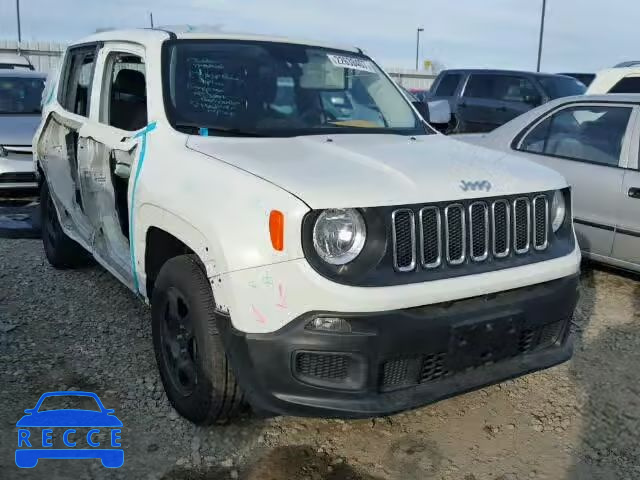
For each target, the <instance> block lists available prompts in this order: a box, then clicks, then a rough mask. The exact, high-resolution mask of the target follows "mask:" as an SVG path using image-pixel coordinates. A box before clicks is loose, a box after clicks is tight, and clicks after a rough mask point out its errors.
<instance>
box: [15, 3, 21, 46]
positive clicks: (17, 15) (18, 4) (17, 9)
mask: <svg viewBox="0 0 640 480" xmlns="http://www.w3.org/2000/svg"><path fill="white" fill-rule="evenodd" d="M16 18H17V19H18V44H20V42H22V31H21V30H20V0H16Z"/></svg>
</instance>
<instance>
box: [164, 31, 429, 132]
mask: <svg viewBox="0 0 640 480" xmlns="http://www.w3.org/2000/svg"><path fill="white" fill-rule="evenodd" d="M163 81H164V90H165V92H164V95H165V104H166V107H167V108H166V109H167V115H168V117H169V120H170V122H171V123H172V125H174V127H175V128H177V129H179V130H182V131H186V132H190V133H191V132H193V131H194V129H196V130H195V131H200V132H201V133H202V132H207V133H206V134H211V135H218V134H225V133H226V134H255V135H259V136H263V135H264V136H293V135H304V134H315V133H398V134H406V135H418V134H426V133H430V132H428V130H427V128H426V127H425V125H424V123H423V122H422V121H421V120H420V119H419V118H418V117H417V116H416V115H415V114H414V111H413V110H412V108H411V107H410V105H409V103H408V102H407V101H406V100H405V99H404V98H403V96H402V94H401V93H400V92H399V91H398V90H397V88H396V87H395V86H394V84H393V83H392V82H391V81H390V80H389V79H388V78H387V77H386V76H385V75H384V74H383V73H382V72H381V71H380V69H379V68H378V67H377V66H376V65H375V64H374V63H373V62H372V61H371V60H370V59H369V58H368V57H366V56H364V55H360V54H356V53H351V52H345V51H339V50H330V49H325V48H318V47H310V46H305V45H293V44H285V43H272V42H252V41H227V40H206V41H187V40H181V41H176V42H169V43H168V44H167V46H166V47H165V52H164V56H163ZM200 129H208V130H200Z"/></svg>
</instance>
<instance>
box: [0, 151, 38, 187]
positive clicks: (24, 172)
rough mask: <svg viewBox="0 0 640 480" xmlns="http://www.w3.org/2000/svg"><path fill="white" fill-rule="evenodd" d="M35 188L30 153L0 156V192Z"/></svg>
mask: <svg viewBox="0 0 640 480" xmlns="http://www.w3.org/2000/svg"><path fill="white" fill-rule="evenodd" d="M37 188H38V182H37V181H36V175H35V170H34V167H33V157H32V156H31V154H28V155H9V156H8V157H0V192H4V191H8V190H35V189H37Z"/></svg>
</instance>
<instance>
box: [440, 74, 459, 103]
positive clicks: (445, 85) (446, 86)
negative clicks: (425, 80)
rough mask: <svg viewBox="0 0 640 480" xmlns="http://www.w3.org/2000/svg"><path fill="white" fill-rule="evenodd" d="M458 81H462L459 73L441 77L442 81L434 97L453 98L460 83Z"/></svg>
mask: <svg viewBox="0 0 640 480" xmlns="http://www.w3.org/2000/svg"><path fill="white" fill-rule="evenodd" d="M460 79H462V75H461V74H459V73H447V74H446V75H445V76H444V77H442V80H440V83H439V84H438V88H436V91H435V92H434V95H435V96H436V97H453V95H454V93H456V89H457V88H458V84H459V83H460Z"/></svg>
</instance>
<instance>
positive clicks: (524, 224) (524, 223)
mask: <svg viewBox="0 0 640 480" xmlns="http://www.w3.org/2000/svg"><path fill="white" fill-rule="evenodd" d="M521 208H524V209H525V211H524V212H523V211H521ZM523 213H524V215H523ZM523 216H524V218H522V217H523ZM512 225H513V251H514V252H516V253H517V254H518V255H523V254H525V253H527V252H529V249H530V248H531V203H530V202H529V199H528V198H527V197H519V198H516V199H515V200H514V201H513V224H512ZM523 229H524V230H523ZM523 233H524V235H523Z"/></svg>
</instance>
